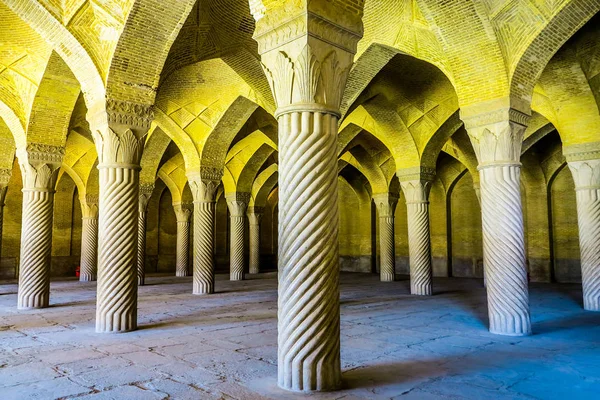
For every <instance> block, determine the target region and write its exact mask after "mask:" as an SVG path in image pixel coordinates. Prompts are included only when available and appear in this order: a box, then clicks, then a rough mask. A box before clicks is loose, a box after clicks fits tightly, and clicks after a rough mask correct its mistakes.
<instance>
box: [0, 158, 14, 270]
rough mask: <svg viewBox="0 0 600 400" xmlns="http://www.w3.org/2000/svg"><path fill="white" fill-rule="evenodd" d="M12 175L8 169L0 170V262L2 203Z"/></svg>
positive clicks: (2, 223) (0, 250)
mask: <svg viewBox="0 0 600 400" xmlns="http://www.w3.org/2000/svg"><path fill="white" fill-rule="evenodd" d="M11 175H12V170H10V169H0V260H1V259H2V227H3V225H4V201H5V200H6V192H7V191H8V182H9V181H10V177H11Z"/></svg>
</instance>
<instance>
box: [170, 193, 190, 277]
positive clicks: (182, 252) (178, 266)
mask: <svg viewBox="0 0 600 400" xmlns="http://www.w3.org/2000/svg"><path fill="white" fill-rule="evenodd" d="M173 209H174V210H175V216H176V217H177V260H176V263H175V276H189V275H190V274H189V249H190V216H191V215H192V210H191V207H190V204H182V203H179V204H174V205H173Z"/></svg>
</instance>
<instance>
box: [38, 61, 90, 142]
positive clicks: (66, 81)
mask: <svg viewBox="0 0 600 400" xmlns="http://www.w3.org/2000/svg"><path fill="white" fill-rule="evenodd" d="M79 93H80V86H79V82H78V81H77V78H75V76H74V75H73V73H72V72H71V70H70V69H69V67H68V66H67V65H66V64H65V62H64V60H63V59H62V58H61V57H60V56H59V55H58V54H57V53H56V52H52V55H51V56H50V59H49V60H48V64H47V66H46V70H45V71H44V76H43V78H42V80H41V82H40V85H39V87H38V90H37V93H36V94H35V98H34V100H33V104H32V108H31V114H30V117H29V126H28V128H27V142H28V143H43V144H48V145H52V146H64V145H65V142H66V140H67V134H68V130H69V123H70V121H71V114H72V112H73V109H74V108H75V103H76V102H77V98H78V97H79Z"/></svg>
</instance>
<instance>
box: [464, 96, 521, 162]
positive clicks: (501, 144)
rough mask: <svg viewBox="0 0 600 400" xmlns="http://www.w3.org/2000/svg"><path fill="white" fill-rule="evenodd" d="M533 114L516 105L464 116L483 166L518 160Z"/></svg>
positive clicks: (468, 131) (474, 147) (466, 126)
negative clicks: (526, 112) (519, 109)
mask: <svg viewBox="0 0 600 400" xmlns="http://www.w3.org/2000/svg"><path fill="white" fill-rule="evenodd" d="M529 118H530V117H529V115H527V114H524V113H522V112H520V111H517V110H515V109H512V108H507V109H502V110H496V111H493V112H490V113H485V114H480V115H476V116H470V117H468V118H463V120H464V122H465V128H466V129H467V133H468V134H469V137H470V138H471V143H472V144H473V149H474V150H475V154H476V155H477V160H478V161H479V164H480V166H483V167H484V166H485V165H486V164H493V165H497V164H518V163H519V160H520V158H521V146H522V144H523V135H524V133H525V129H526V128H527V123H528V121H529Z"/></svg>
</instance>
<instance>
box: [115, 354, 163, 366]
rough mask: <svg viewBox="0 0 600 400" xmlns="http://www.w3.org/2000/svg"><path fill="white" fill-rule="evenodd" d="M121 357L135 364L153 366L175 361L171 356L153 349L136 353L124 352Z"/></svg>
mask: <svg viewBox="0 0 600 400" xmlns="http://www.w3.org/2000/svg"><path fill="white" fill-rule="evenodd" d="M120 357H121V358H123V359H125V360H129V361H131V362H132V363H133V364H135V365H139V366H145V367H153V366H156V365H160V364H168V363H170V362H172V361H173V359H172V358H171V357H165V356H163V355H161V354H157V353H154V352H152V351H147V350H146V351H137V352H135V353H124V354H121V355H120Z"/></svg>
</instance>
